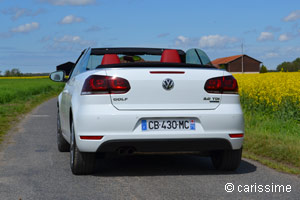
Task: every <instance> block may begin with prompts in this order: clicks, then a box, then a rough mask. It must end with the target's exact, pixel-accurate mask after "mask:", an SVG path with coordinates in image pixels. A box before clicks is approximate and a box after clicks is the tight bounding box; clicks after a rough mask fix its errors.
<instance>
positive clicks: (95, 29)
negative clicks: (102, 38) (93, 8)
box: [85, 26, 105, 32]
mask: <svg viewBox="0 0 300 200" xmlns="http://www.w3.org/2000/svg"><path fill="white" fill-rule="evenodd" d="M104 29H105V28H102V27H100V26H91V27H90V28H88V29H86V30H85V31H86V32H98V31H102V30H104Z"/></svg>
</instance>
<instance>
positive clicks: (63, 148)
mask: <svg viewBox="0 0 300 200" xmlns="http://www.w3.org/2000/svg"><path fill="white" fill-rule="evenodd" d="M56 136H57V147H58V151H60V152H69V151H70V144H69V143H68V142H67V141H66V140H65V138H64V137H63V135H62V131H61V123H60V117H59V111H57V134H56Z"/></svg>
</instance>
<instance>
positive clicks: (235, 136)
mask: <svg viewBox="0 0 300 200" xmlns="http://www.w3.org/2000/svg"><path fill="white" fill-rule="evenodd" d="M229 136H230V137H231V138H241V137H244V134H243V133H235V134H229Z"/></svg>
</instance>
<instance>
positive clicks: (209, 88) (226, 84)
mask: <svg viewBox="0 0 300 200" xmlns="http://www.w3.org/2000/svg"><path fill="white" fill-rule="evenodd" d="M204 89H205V91H206V92H208V93H217V94H237V93H238V84H237V81H236V80H235V78H234V77H233V76H221V77H216V78H211V79H208V80H207V81H206V83H205V86H204Z"/></svg>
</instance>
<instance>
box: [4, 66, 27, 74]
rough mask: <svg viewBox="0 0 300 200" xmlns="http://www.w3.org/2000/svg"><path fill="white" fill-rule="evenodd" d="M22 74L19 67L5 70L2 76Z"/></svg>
mask: <svg viewBox="0 0 300 200" xmlns="http://www.w3.org/2000/svg"><path fill="white" fill-rule="evenodd" d="M22 75H23V74H22V73H21V72H20V70H19V69H16V68H13V69H12V70H10V71H9V70H6V71H5V73H4V76H22Z"/></svg>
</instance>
